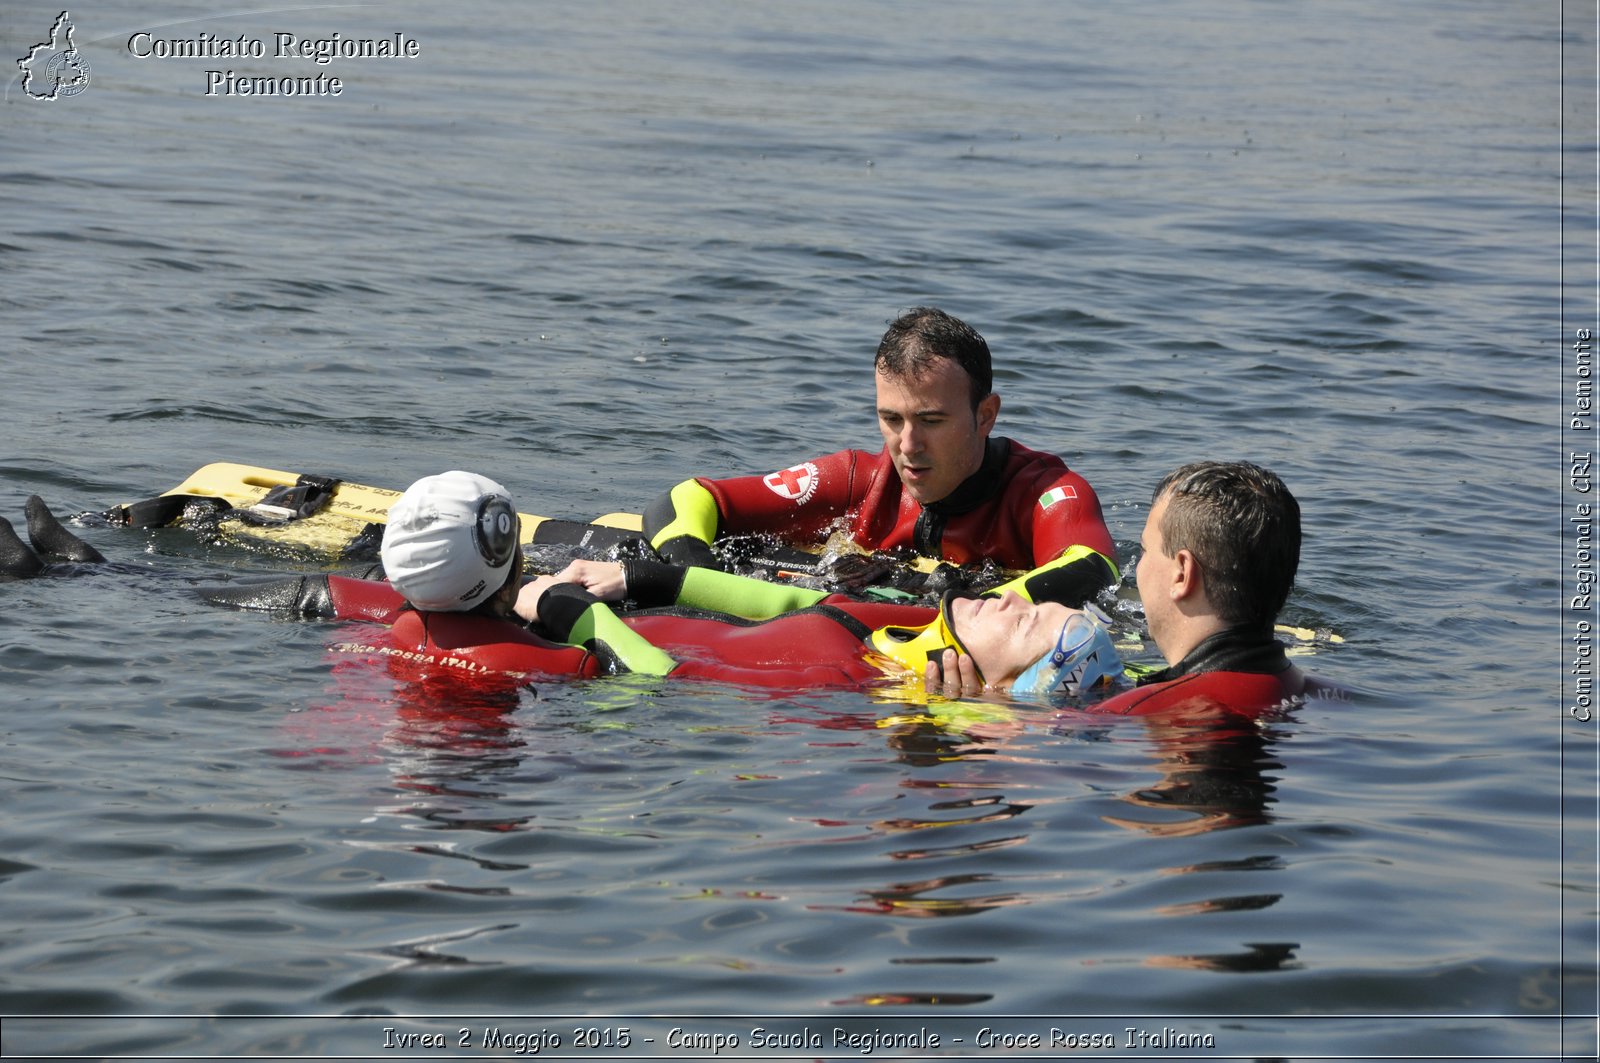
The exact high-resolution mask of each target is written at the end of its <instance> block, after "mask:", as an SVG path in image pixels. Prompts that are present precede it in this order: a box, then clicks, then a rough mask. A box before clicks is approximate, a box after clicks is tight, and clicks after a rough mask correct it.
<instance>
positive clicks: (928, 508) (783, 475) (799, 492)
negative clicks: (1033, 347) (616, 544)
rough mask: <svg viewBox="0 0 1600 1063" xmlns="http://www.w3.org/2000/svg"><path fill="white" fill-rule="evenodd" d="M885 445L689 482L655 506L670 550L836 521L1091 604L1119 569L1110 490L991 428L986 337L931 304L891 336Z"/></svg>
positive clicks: (880, 392)
mask: <svg viewBox="0 0 1600 1063" xmlns="http://www.w3.org/2000/svg"><path fill="white" fill-rule="evenodd" d="M876 369H877V372H876V379H877V410H878V427H879V429H880V431H881V432H882V435H883V442H884V448H883V450H882V451H880V452H879V453H877V454H871V453H868V452H867V451H864V450H841V451H839V452H838V453H835V454H829V455H827V456H825V457H820V458H815V459H813V460H811V461H805V462H801V463H799V464H797V465H793V466H790V467H789V468H787V469H781V470H779V471H778V472H775V473H772V474H770V475H766V476H741V477H734V478H732V479H720V480H714V479H707V478H703V477H702V478H697V479H693V480H686V481H684V482H683V483H680V484H678V485H677V486H676V487H674V488H672V490H671V491H669V492H668V493H667V494H666V495H663V496H662V497H661V498H659V499H657V500H656V501H655V502H653V503H651V504H650V506H648V507H647V508H646V510H645V513H644V532H645V536H646V538H648V539H649V541H650V544H651V545H652V546H653V547H655V548H656V550H657V551H658V552H659V553H660V554H661V556H663V557H665V558H667V559H669V560H672V561H676V562H678V563H681V564H690V565H702V566H715V565H716V564H717V561H716V558H715V555H714V554H713V552H712V550H711V547H710V544H711V543H712V542H713V541H715V540H716V539H718V538H719V537H722V536H727V535H748V534H768V535H774V536H777V537H778V538H780V539H784V540H788V541H792V542H797V543H820V542H822V541H824V540H825V539H826V538H827V537H828V536H829V534H830V533H831V532H832V531H833V530H834V529H835V528H837V527H841V526H842V528H843V529H844V531H845V532H846V533H847V534H848V536H849V538H850V540H851V541H852V542H853V543H855V544H856V545H857V546H859V547H861V548H863V549H865V550H868V551H908V552H911V553H915V554H918V555H921V556H924V557H930V558H936V559H943V560H945V561H948V562H952V563H954V564H957V565H961V564H966V563H969V562H984V561H989V562H993V563H994V564H996V565H999V566H1000V567H1002V568H1006V569H1013V570H1023V571H1024V574H1023V575H1022V576H1021V577H1019V578H1017V579H1014V580H1012V581H1011V582H1009V583H1007V584H1006V586H1007V587H1009V588H1010V589H1012V590H1015V591H1016V592H1017V593H1018V594H1020V595H1022V597H1024V598H1026V599H1028V600H1029V601H1034V602H1043V601H1057V602H1063V603H1065V604H1067V605H1074V606H1076V605H1082V604H1083V603H1085V602H1087V601H1089V600H1091V599H1092V598H1093V597H1094V596H1095V595H1096V594H1097V593H1098V592H1099V591H1101V590H1103V589H1104V588H1106V587H1109V586H1111V585H1112V584H1113V583H1115V582H1116V580H1117V568H1116V547H1115V546H1114V544H1113V543H1112V541H1111V535H1110V533H1109V532H1108V531H1107V530H1106V526H1105V520H1104V519H1103V517H1102V516H1101V513H1100V500H1099V499H1098V498H1097V497H1096V496H1095V493H1094V489H1093V488H1091V487H1090V486H1089V484H1088V482H1087V481H1086V480H1084V478H1083V477H1081V476H1079V475H1078V474H1077V473H1075V472H1073V471H1071V470H1069V469H1068V468H1067V466H1066V465H1065V464H1063V463H1062V461H1061V459H1059V458H1057V457H1055V456H1053V455H1050V454H1044V453H1041V452H1039V451H1035V450H1030V449H1029V448H1027V447H1025V446H1023V445H1022V444H1020V443H1017V442H1015V441H1013V440H1010V439H1004V438H991V436H990V433H991V431H992V429H993V428H994V425H995V420H996V417H997V416H998V415H999V412H1000V396H999V395H997V394H995V393H994V392H993V390H991V388H992V379H993V378H992V371H991V368H990V357H989V347H988V344H987V343H985V342H984V339H983V337H982V336H980V335H978V333H977V332H976V331H974V330H973V329H972V328H971V327H969V326H968V325H966V324H965V323H963V322H961V321H959V320H957V319H956V318H954V317H951V316H950V315H949V314H946V313H944V312H943V311H941V310H936V309H932V308H928V307H920V308H918V309H915V310H912V311H910V312H909V313H907V314H905V315H903V316H902V317H900V318H899V319H897V320H896V321H895V322H894V323H893V324H892V325H891V326H890V328H889V330H888V332H887V333H885V334H884V337H883V340H882V342H881V343H880V344H879V346H878V353H877V360H876Z"/></svg>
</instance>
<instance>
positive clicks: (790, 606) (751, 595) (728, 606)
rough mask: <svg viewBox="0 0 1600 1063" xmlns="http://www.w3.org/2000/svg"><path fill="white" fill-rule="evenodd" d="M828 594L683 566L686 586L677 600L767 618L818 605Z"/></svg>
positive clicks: (720, 611) (752, 618) (756, 618)
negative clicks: (684, 567)
mask: <svg viewBox="0 0 1600 1063" xmlns="http://www.w3.org/2000/svg"><path fill="white" fill-rule="evenodd" d="M827 596H828V594H827V592H826V591H815V590H810V589H808V588H806V587H794V586H790V585H788V584H784V583H768V582H767V581H766V580H760V579H751V578H750V577H749V576H736V575H734V574H733V573H731V572H718V571H717V570H716V569H713V568H690V569H685V570H684V577H683V589H682V590H680V591H679V592H678V604H679V605H689V606H693V607H694V608H696V609H714V610H716V611H717V612H719V613H731V614H733V615H734V616H742V617H744V618H745V619H746V620H765V619H767V618H768V617H773V616H778V615H780V614H782V613H792V612H793V611H794V610H796V609H804V608H806V607H807V606H812V605H816V604H817V603H818V602H820V601H822V599H824V598H826V597H827Z"/></svg>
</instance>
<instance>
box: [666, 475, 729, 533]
mask: <svg viewBox="0 0 1600 1063" xmlns="http://www.w3.org/2000/svg"><path fill="white" fill-rule="evenodd" d="M668 497H669V498H671V500H672V521H671V523H669V524H667V525H666V526H665V527H663V528H662V529H661V530H660V531H658V532H656V533H655V535H653V536H651V538H650V545H651V546H653V547H655V548H656V549H657V550H659V549H661V544H662V543H666V542H671V541H672V540H673V539H679V538H683V537H684V536H687V537H689V538H691V539H698V540H700V541H701V542H703V543H709V542H711V541H712V540H713V539H715V538H716V537H717V524H718V522H719V521H720V520H721V519H722V518H721V514H720V513H719V512H718V510H717V500H716V499H715V498H713V497H712V496H711V492H710V491H707V490H706V489H705V488H704V487H702V486H700V481H698V480H685V481H683V483H681V484H679V485H678V486H677V487H674V488H673V489H672V491H671V492H670V493H669V495H668Z"/></svg>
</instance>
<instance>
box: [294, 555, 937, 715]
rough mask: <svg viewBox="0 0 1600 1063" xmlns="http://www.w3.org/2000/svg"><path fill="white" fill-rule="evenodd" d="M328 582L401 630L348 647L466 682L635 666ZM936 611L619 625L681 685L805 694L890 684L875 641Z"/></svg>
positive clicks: (845, 603)
mask: <svg viewBox="0 0 1600 1063" xmlns="http://www.w3.org/2000/svg"><path fill="white" fill-rule="evenodd" d="M326 579H327V585H328V598H329V601H330V604H331V613H329V615H331V616H333V617H336V618H338V619H342V620H376V621H379V622H381V623H390V624H391V625H392V626H391V627H390V629H389V630H388V632H387V633H386V635H385V637H382V638H374V639H369V640H368V641H367V642H364V643H359V644H352V643H346V644H343V645H341V646H340V647H339V648H340V649H344V650H352V651H368V652H374V653H379V654H383V655H385V656H389V657H392V658H394V659H396V660H398V661H406V662H411V663H414V664H419V665H436V666H442V667H448V668H454V669H459V670H461V671H462V672H463V673H464V674H472V673H479V674H486V675H487V674H500V675H530V674H537V675H562V676H580V677H582V676H595V675H601V674H604V673H607V672H609V671H612V670H614V669H615V668H616V667H617V666H619V665H620V666H621V667H623V668H626V667H627V663H628V662H627V658H626V653H627V650H626V648H625V647H618V646H615V645H606V644H605V640H604V637H603V635H602V636H601V637H600V638H598V639H596V640H594V641H593V643H592V644H589V645H586V646H572V645H565V644H562V643H558V642H554V641H551V640H550V639H546V638H543V637H541V636H539V635H537V634H535V633H534V632H532V631H530V630H529V629H528V628H526V627H524V626H522V625H520V624H517V623H514V622H512V621H509V620H498V619H495V618H493V617H487V616H482V615H477V614H472V613H425V612H418V611H416V610H413V609H410V608H408V607H406V604H405V599H404V598H402V597H401V596H400V594H399V592H398V591H396V590H395V589H394V588H393V587H391V586H390V585H389V584H387V583H384V582H380V581H375V580H363V579H352V578H348V577H344V576H328V577H326ZM574 597H576V595H574ZM580 604H581V605H583V606H588V605H589V604H590V603H589V602H587V601H585V602H582V603H580ZM602 608H603V607H602ZM936 613H937V610H936V609H934V608H931V607H928V606H921V605H896V604H889V603H879V602H861V601H856V600H854V599H851V598H846V597H843V596H839V595H831V596H829V597H827V598H823V599H821V600H820V601H819V602H817V603H816V604H814V605H811V606H809V607H807V608H804V609H800V610H797V611H794V612H789V613H785V614H784V615H782V616H778V617H773V618H772V619H769V620H746V619H743V618H741V617H737V616H728V615H725V614H721V613H711V612H705V611H702V610H696V609H690V608H677V607H669V608H662V609H649V610H643V611H639V612H633V613H626V614H623V615H622V616H621V617H619V618H618V619H619V620H620V621H621V623H622V624H623V625H625V626H626V627H627V628H628V629H630V630H632V631H634V632H636V633H637V634H639V635H640V636H642V637H643V638H644V639H646V640H648V641H649V642H650V643H651V644H652V645H654V646H656V647H657V648H659V649H661V650H664V651H666V652H667V653H668V654H670V655H671V656H672V657H673V658H675V659H676V660H677V662H678V663H677V666H676V667H675V668H673V669H672V672H671V674H672V675H673V676H674V677H675V678H689V679H714V680H718V681H721V682H728V683H741V684H745V685H749V686H761V687H783V688H786V689H791V690H798V689H819V688H828V687H833V688H838V687H852V688H854V687H861V686H864V685H866V684H868V683H870V682H873V681H876V680H881V679H883V678H884V672H883V670H882V669H881V668H879V667H878V666H877V665H875V664H873V663H871V661H870V660H869V659H868V658H867V656H866V653H865V650H866V645H867V644H866V638H867V635H868V634H870V633H871V632H872V631H873V630H874V629H876V628H879V627H885V626H888V625H900V626H908V627H914V626H920V625H922V624H926V623H928V622H929V621H930V620H932V619H933V617H934V616H935V615H936Z"/></svg>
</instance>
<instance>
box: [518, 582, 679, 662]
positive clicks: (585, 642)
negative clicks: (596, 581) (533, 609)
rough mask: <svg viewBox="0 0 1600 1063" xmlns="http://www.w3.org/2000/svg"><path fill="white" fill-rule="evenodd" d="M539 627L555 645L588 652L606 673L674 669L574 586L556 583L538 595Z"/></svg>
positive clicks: (597, 601) (666, 658)
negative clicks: (582, 649)
mask: <svg viewBox="0 0 1600 1063" xmlns="http://www.w3.org/2000/svg"><path fill="white" fill-rule="evenodd" d="M539 627H540V629H541V630H543V631H544V633H545V634H546V635H547V636H549V637H550V638H551V639H554V640H555V641H557V642H564V643H566V644H567V645H569V646H581V647H583V648H584V649H585V650H588V651H589V652H590V653H592V654H594V655H595V657H597V658H599V659H600V661H601V662H602V663H604V665H605V668H606V670H607V671H608V672H634V673H636V674H639V675H666V674H667V673H668V672H671V671H672V670H673V669H674V668H676V667H677V662H676V661H674V660H673V659H672V658H671V657H669V656H667V655H666V654H665V653H663V652H662V651H661V650H659V649H657V648H656V647H655V646H654V645H652V644H651V643H650V641H649V640H648V639H646V638H645V637H644V636H643V635H641V634H639V633H638V632H636V631H634V630H633V629H632V628H630V627H628V626H627V625H626V624H624V623H623V622H622V620H621V619H619V618H618V617H617V615H616V614H615V613H613V612H612V611H611V608H610V607H609V606H607V605H606V603H604V602H602V601H601V600H600V599H598V598H596V597H595V596H594V595H592V594H590V593H589V592H588V591H586V590H584V589H583V588H582V587H579V586H577V585H576V584H572V583H557V584H555V585H553V586H551V587H550V588H549V589H548V590H546V591H545V592H544V594H542V595H540V596H539Z"/></svg>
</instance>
